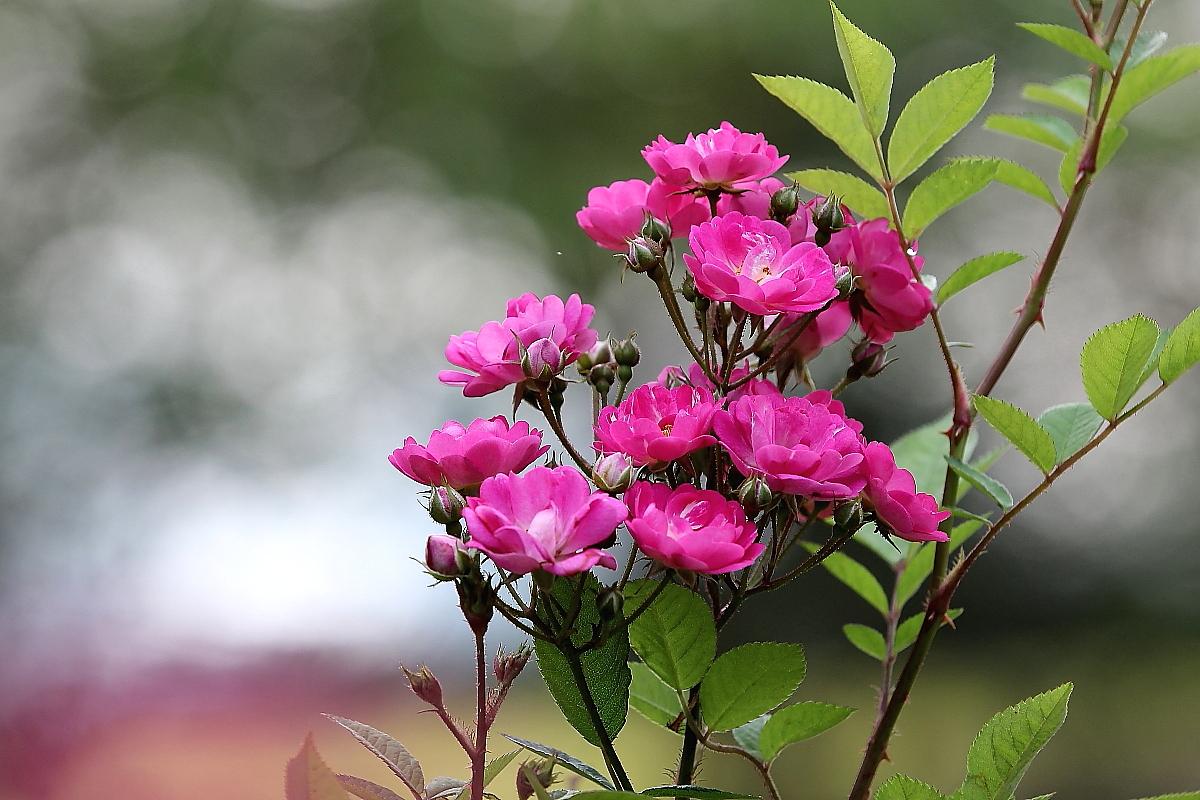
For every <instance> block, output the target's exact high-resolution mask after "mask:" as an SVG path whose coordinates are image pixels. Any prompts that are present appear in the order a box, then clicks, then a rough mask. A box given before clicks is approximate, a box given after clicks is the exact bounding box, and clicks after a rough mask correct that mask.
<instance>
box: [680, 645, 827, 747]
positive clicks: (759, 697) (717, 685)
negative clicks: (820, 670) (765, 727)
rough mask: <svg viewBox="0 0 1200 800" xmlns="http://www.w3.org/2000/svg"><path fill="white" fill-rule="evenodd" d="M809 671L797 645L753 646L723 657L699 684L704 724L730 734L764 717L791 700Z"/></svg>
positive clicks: (731, 651) (802, 651)
mask: <svg viewBox="0 0 1200 800" xmlns="http://www.w3.org/2000/svg"><path fill="white" fill-rule="evenodd" d="M806 669H807V664H806V662H805V659H804V648H803V647H801V646H800V645H798V644H783V643H780V642H754V643H751V644H744V645H742V646H741V647H735V648H733V649H732V650H730V651H729V652H727V653H723V654H722V655H721V656H720V657H719V658H717V660H716V661H714V662H713V665H712V667H711V668H710V669H709V670H708V674H707V675H705V676H704V680H703V682H701V684H700V707H701V708H702V709H703V710H704V721H705V723H707V724H708V727H710V728H712V729H713V730H714V731H728V730H732V729H733V728H736V727H738V726H739V725H744V724H745V723H747V722H749V721H750V720H752V719H754V718H755V717H758V716H761V715H762V714H765V713H766V712H768V711H770V710H771V709H773V708H775V707H776V706H778V705H779V704H780V703H783V702H784V701H785V700H787V699H788V698H789V697H791V696H792V692H794V691H796V687H797V686H799V685H800V682H801V681H802V680H804V673H805V670H806Z"/></svg>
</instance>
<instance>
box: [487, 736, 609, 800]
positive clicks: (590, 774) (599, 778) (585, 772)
mask: <svg viewBox="0 0 1200 800" xmlns="http://www.w3.org/2000/svg"><path fill="white" fill-rule="evenodd" d="M501 735H502V736H503V737H504V738H505V739H508V740H509V741H510V742H512V743H513V744H515V745H517V746H518V747H522V748H524V749H526V750H528V751H529V752H531V753H536V754H537V755H539V756H542V757H543V758H553V759H554V760H555V761H556V762H557V763H558V764H559V765H560V766H561V767H562V768H563V769H566V770H569V771H571V772H574V773H575V774H576V775H578V776H579V777H581V778H587V779H588V780H589V781H591V782H592V783H594V784H597V785H598V786H603V787H604V788H605V789H612V788H613V785H612V783H610V782H609V780H608V778H606V777H604V776H603V775H601V774H600V772H599V770H597V769H596V768H595V767H593V766H591V765H590V764H586V763H584V762H582V761H580V760H579V759H578V758H575V756H573V755H571V754H569V753H564V752H563V751H562V750H559V749H558V748H557V747H551V746H550V745H548V744H541V743H539V742H531V741H529V740H528V739H521V738H519V737H517V736H510V735H509V734H507V733H505V734H501Z"/></svg>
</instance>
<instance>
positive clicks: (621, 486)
mask: <svg viewBox="0 0 1200 800" xmlns="http://www.w3.org/2000/svg"><path fill="white" fill-rule="evenodd" d="M636 477H637V469H636V468H635V467H634V466H633V463H632V462H631V461H630V460H629V456H627V455H625V454H624V453H609V454H608V455H606V456H603V457H601V458H600V459H599V460H598V461H596V465H595V466H594V467H593V468H592V480H593V481H594V482H595V484H596V487H597V488H599V489H600V490H601V491H603V492H608V493H609V494H620V493H621V492H623V491H625V490H626V489H628V488H629V485H630V484H631V483H633V481H634V479H635V478H636Z"/></svg>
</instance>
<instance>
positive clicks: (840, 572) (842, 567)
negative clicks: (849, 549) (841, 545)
mask: <svg viewBox="0 0 1200 800" xmlns="http://www.w3.org/2000/svg"><path fill="white" fill-rule="evenodd" d="M802 546H803V547H804V548H805V549H806V550H808V552H810V553H815V552H816V551H817V550H818V549H819V548H818V547H817V545H815V544H813V543H812V542H803V543H802ZM821 566H822V567H824V568H825V569H826V570H828V571H829V574H830V575H832V576H833V577H835V578H837V579H838V580H839V581H841V582H842V583H844V584H846V586H848V587H850V589H851V591H853V592H854V593H855V594H857V595H858V596H859V597H861V598H862V599H863V600H866V601H867V602H868V603H870V604H871V607H872V608H874V609H875V610H876V611H878V612H879V613H880V614H883V615H885V616H886V615H887V613H888V600H887V595H886V594H885V593H884V591H883V587H882V586H880V585H879V580H878V579H876V577H875V576H874V575H872V574H871V571H870V570H869V569H867V568H866V567H864V566H863V565H862V564H860V563H858V562H857V561H855V560H854V559H853V558H851V557H850V556H848V555H846V554H845V553H830V554H829V555H828V556H826V557H825V560H824V561H822V562H821Z"/></svg>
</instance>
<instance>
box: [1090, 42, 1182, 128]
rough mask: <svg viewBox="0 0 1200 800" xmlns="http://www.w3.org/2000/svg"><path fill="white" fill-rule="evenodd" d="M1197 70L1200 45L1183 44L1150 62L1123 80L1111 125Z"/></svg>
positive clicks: (1114, 105) (1134, 70)
mask: <svg viewBox="0 0 1200 800" xmlns="http://www.w3.org/2000/svg"><path fill="white" fill-rule="evenodd" d="M1196 70H1200V44H1188V45H1183V46H1182V47H1177V48H1175V49H1174V50H1171V51H1170V52H1167V53H1163V54H1162V55H1160V56H1154V57H1152V58H1148V59H1146V60H1145V61H1144V62H1142V64H1140V65H1139V66H1138V67H1137V68H1136V69H1131V70H1129V71H1127V72H1126V73H1125V76H1124V77H1123V78H1122V79H1121V83H1120V85H1119V86H1118V87H1117V93H1116V95H1115V96H1114V97H1113V103H1112V110H1111V111H1109V114H1108V119H1109V122H1110V124H1111V123H1115V122H1120V121H1121V120H1123V119H1124V118H1125V117H1126V115H1128V114H1129V112H1130V111H1132V110H1133V109H1134V108H1136V107H1137V106H1139V105H1141V104H1142V103H1144V102H1146V101H1147V100H1149V99H1150V98H1151V97H1153V96H1154V95H1156V94H1158V93H1159V92H1161V91H1163V90H1164V89H1166V88H1168V87H1170V86H1171V85H1172V84H1175V83H1177V82H1179V81H1181V80H1183V79H1184V78H1186V77H1188V76H1189V75H1191V74H1192V73H1193V72H1195V71H1196Z"/></svg>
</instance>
